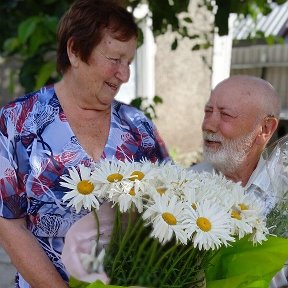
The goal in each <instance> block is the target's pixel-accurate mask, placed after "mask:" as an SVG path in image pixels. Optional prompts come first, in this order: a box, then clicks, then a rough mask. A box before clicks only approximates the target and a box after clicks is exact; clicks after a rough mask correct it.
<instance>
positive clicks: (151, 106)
mask: <svg viewBox="0 0 288 288" xmlns="http://www.w3.org/2000/svg"><path fill="white" fill-rule="evenodd" d="M160 103H163V100H162V98H161V97H160V96H157V95H156V96H154V97H153V99H152V102H151V101H149V99H148V98H147V97H136V98H135V99H133V100H132V101H131V103H130V105H132V106H134V107H136V108H138V109H140V110H142V111H143V112H144V113H145V115H146V116H147V117H148V118H149V119H154V118H157V115H156V110H155V107H156V106H157V105H158V104H160Z"/></svg>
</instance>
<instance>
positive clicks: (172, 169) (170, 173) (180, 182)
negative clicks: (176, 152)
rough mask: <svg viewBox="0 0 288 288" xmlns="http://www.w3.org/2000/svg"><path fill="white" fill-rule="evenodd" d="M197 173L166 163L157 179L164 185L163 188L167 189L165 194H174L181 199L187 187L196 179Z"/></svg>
mask: <svg viewBox="0 0 288 288" xmlns="http://www.w3.org/2000/svg"><path fill="white" fill-rule="evenodd" d="M194 177H195V173H194V172H193V171H192V170H188V169H185V168H182V167H179V166H178V165H175V164H173V163H172V162H168V163H166V165H163V166H162V167H161V169H159V173H158V175H157V178H158V179H159V180H160V181H161V182H162V183H163V187H166V191H165V194H166V193H167V194H168V193H169V194H173V195H176V196H178V197H179V198H181V197H182V196H183V193H184V191H185V189H186V186H188V185H190V184H189V183H190V182H191V181H192V180H193V179H194Z"/></svg>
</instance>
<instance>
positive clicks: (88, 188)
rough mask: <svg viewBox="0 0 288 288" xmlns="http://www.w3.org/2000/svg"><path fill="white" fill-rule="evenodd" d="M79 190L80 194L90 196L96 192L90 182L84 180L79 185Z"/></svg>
mask: <svg viewBox="0 0 288 288" xmlns="http://www.w3.org/2000/svg"><path fill="white" fill-rule="evenodd" d="M77 190H78V192H79V193H80V194H83V195H89V194H91V193H92V192H93V190H94V185H93V183H91V182H90V181H88V180H82V181H80V182H79V183H78V184H77Z"/></svg>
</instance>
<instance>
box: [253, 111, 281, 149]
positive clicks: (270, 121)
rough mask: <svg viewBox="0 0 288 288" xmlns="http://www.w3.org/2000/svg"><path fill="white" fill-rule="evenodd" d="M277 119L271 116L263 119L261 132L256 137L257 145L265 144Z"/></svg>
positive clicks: (276, 125)
mask: <svg viewBox="0 0 288 288" xmlns="http://www.w3.org/2000/svg"><path fill="white" fill-rule="evenodd" d="M278 123H279V120H278V119H277V118H275V117H273V116H267V117H265V118H264V119H263V122H262V129H261V132H260V133H259V134H258V136H257V138H256V143H257V144H258V145H266V144H267V143H268V141H269V140H270V138H271V137H272V135H273V133H274V132H275V131H276V129H277V127H278Z"/></svg>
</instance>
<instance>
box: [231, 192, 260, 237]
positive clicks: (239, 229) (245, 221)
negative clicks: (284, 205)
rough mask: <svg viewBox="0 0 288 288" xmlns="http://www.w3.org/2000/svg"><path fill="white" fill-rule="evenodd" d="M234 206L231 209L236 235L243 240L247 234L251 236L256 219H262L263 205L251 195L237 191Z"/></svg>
mask: <svg viewBox="0 0 288 288" xmlns="http://www.w3.org/2000/svg"><path fill="white" fill-rule="evenodd" d="M231 195H233V196H234V197H233V200H234V204H233V206H232V207H231V209H230V214H231V218H232V224H233V230H232V233H233V234H234V235H238V237H239V239H241V238H243V237H244V236H245V235H246V234H251V233H252V229H253V226H254V223H255V221H256V219H259V217H261V215H263V214H262V211H263V204H262V203H261V202H260V201H259V199H257V198H256V197H254V196H253V195H250V194H244V193H241V191H236V192H235V193H233V191H231Z"/></svg>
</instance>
